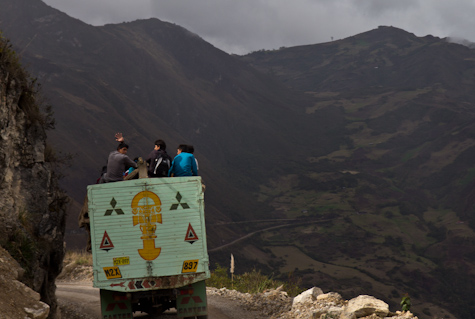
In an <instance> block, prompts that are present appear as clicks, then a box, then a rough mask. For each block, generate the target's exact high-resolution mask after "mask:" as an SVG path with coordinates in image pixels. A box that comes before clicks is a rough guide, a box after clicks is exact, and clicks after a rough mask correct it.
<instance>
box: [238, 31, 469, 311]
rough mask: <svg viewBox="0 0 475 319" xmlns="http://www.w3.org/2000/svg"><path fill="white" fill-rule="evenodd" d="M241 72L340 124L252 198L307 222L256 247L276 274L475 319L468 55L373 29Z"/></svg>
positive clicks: (268, 56) (271, 56) (287, 52)
mask: <svg viewBox="0 0 475 319" xmlns="http://www.w3.org/2000/svg"><path fill="white" fill-rule="evenodd" d="M242 59H243V60H244V61H247V62H248V63H250V64H251V65H253V66H254V67H256V68H258V69H259V70H261V71H262V72H265V73H268V74H273V75H274V76H276V77H277V78H279V79H280V80H281V81H282V82H283V83H285V84H286V85H288V86H289V87H292V88H294V89H297V90H300V91H302V92H305V93H306V94H308V95H311V96H313V97H315V98H316V99H317V102H316V103H315V105H313V106H312V107H309V108H307V113H308V114H313V112H315V111H317V110H319V111H321V110H328V109H338V110H339V111H341V112H343V113H344V117H345V124H344V126H339V127H335V128H334V129H337V130H343V131H345V136H346V137H347V139H346V140H345V143H340V144H339V149H338V150H335V151H333V152H330V153H327V154H324V155H313V154H312V151H311V150H309V152H308V154H309V155H308V157H307V164H306V165H305V166H302V167H300V171H294V172H292V174H291V175H288V176H281V177H280V178H276V179H275V180H274V181H273V183H267V184H265V185H262V186H261V191H260V192H259V194H260V198H261V199H262V200H263V201H265V202H269V203H270V204H271V205H273V206H274V207H275V208H276V211H277V212H279V214H278V215H279V217H282V216H286V217H291V218H301V219H305V220H308V223H309V225H308V226H299V227H293V228H288V229H280V230H278V231H274V232H272V233H270V232H267V233H265V234H263V235H261V238H260V239H261V241H262V242H261V245H262V246H263V247H268V248H269V249H270V250H271V251H272V254H273V255H275V258H277V260H280V261H281V266H280V271H281V272H283V273H285V272H289V271H292V270H293V271H294V272H298V273H300V274H302V275H303V276H305V277H304V278H306V279H305V280H304V282H307V283H311V284H315V285H319V286H324V287H328V288H329V289H330V288H331V287H335V286H340V289H341V290H342V291H347V290H348V291H352V293H355V291H354V290H355V289H357V290H358V291H357V292H358V293H370V294H375V295H378V293H379V295H380V296H381V297H384V298H386V299H387V298H391V299H392V301H393V303H394V304H393V305H394V306H395V307H396V306H397V303H398V301H400V298H401V296H402V294H403V293H404V292H409V293H410V295H411V296H413V300H416V307H415V309H416V312H417V314H418V315H419V316H420V317H421V318H434V316H438V317H439V316H440V317H443V316H441V310H440V309H438V308H437V307H436V305H439V306H442V307H444V308H446V309H449V310H450V311H451V312H452V313H453V314H454V315H455V316H456V317H457V318H475V308H474V307H473V302H472V301H473V300H474V299H475V294H474V291H475V290H474V289H473V288H474V286H475V272H474V271H475V268H474V266H475V245H474V243H475V234H474V231H473V230H474V227H475V214H474V213H473V205H474V201H473V200H474V196H473V189H474V187H473V186H474V177H475V175H474V171H475V170H474V168H475V167H474V162H473V158H474V157H475V153H474V152H475V145H474V137H475V134H474V133H475V131H474V125H473V123H474V120H475V118H474V114H475V113H474V111H475V105H474V102H475V92H474V91H473V90H472V88H473V86H474V85H475V83H474V80H475V78H474V77H473V74H474V72H475V63H474V62H475V51H473V50H471V49H469V48H467V47H464V46H461V45H457V44H451V43H447V42H446V41H445V40H444V39H438V38H434V37H431V36H427V37H424V38H418V37H416V36H414V35H413V34H410V33H408V32H405V31H403V30H399V29H396V28H392V27H380V28H378V29H377V30H372V31H369V32H366V33H363V34H359V35H356V36H354V37H350V38H347V39H344V40H340V41H335V42H330V43H325V44H317V45H309V46H301V47H295V48H288V49H282V50H277V51H260V52H254V53H251V54H249V55H247V56H244V57H242ZM335 142H336V141H335ZM282 185H284V187H283V186H282ZM285 185H287V187H285ZM319 219H330V220H329V221H327V222H325V223H323V222H322V223H321V222H319ZM312 223H313V224H312ZM298 256H300V257H298ZM296 260H299V262H295V261H296ZM343 279H344V280H343ZM357 287H359V288H357ZM429 303H430V304H429ZM447 315H448V314H447Z"/></svg>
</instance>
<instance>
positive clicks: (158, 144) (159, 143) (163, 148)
mask: <svg viewBox="0 0 475 319" xmlns="http://www.w3.org/2000/svg"><path fill="white" fill-rule="evenodd" d="M155 145H157V146H160V149H161V150H166V149H167V144H165V141H164V140H156V141H155Z"/></svg>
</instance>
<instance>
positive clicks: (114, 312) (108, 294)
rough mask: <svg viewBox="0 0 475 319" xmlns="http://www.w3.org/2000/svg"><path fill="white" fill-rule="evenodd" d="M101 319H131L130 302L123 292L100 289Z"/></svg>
mask: <svg viewBox="0 0 475 319" xmlns="http://www.w3.org/2000/svg"><path fill="white" fill-rule="evenodd" d="M101 313H102V319H129V318H130V319H132V318H133V312H132V302H131V301H130V299H127V294H126V293H125V292H118V291H111V290H105V289H101Z"/></svg>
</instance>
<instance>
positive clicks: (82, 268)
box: [58, 250, 93, 281]
mask: <svg viewBox="0 0 475 319" xmlns="http://www.w3.org/2000/svg"><path fill="white" fill-rule="evenodd" d="M92 277H93V274H92V254H91V253H88V252H86V251H84V250H82V251H67V252H66V256H65V257H64V260H63V271H62V272H61V274H60V275H59V276H58V279H59V280H62V281H92Z"/></svg>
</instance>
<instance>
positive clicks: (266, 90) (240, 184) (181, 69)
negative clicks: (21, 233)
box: [0, 0, 340, 245]
mask: <svg viewBox="0 0 475 319" xmlns="http://www.w3.org/2000/svg"><path fill="white" fill-rule="evenodd" d="M0 7H2V8H4V10H2V11H1V12H0V28H1V29H2V30H3V33H4V35H5V36H8V37H9V38H10V39H11V41H12V43H13V44H14V47H15V48H16V50H17V51H18V52H19V53H20V54H21V56H22V60H23V61H25V64H26V65H28V67H29V69H30V70H31V72H32V73H33V74H35V75H37V76H38V79H39V81H40V82H41V83H42V85H43V92H44V95H45V96H46V98H47V99H48V101H49V103H50V104H51V105H52V106H53V110H54V114H55V118H56V130H54V132H52V133H50V135H49V138H50V141H51V143H52V144H53V145H54V146H55V147H56V148H58V149H60V150H62V151H63V152H64V153H66V154H71V155H72V159H73V160H72V163H71V167H70V168H69V169H67V170H66V171H65V173H66V177H65V178H64V180H63V185H64V187H65V188H66V190H67V191H68V193H69V194H70V195H71V196H72V197H73V198H74V200H75V201H76V202H77V203H82V200H83V197H84V195H85V191H86V186H87V185H88V184H92V183H94V182H95V181H96V179H97V178H98V175H99V173H100V171H101V167H102V166H103V165H105V162H106V159H107V155H108V153H109V152H110V151H112V150H113V149H114V148H115V147H116V145H115V143H114V140H113V136H114V134H115V132H117V131H122V132H123V133H124V135H125V137H126V140H127V142H128V143H129V144H130V149H129V155H130V156H131V157H135V156H143V157H146V156H147V155H148V153H149V152H150V151H151V150H152V147H153V142H154V141H155V140H156V139H157V138H162V139H164V140H165V141H166V142H167V144H168V151H169V153H170V154H172V155H174V154H175V146H176V145H178V144H181V143H186V144H193V145H194V146H195V150H196V154H195V155H196V156H197V158H198V159H199V163H200V174H201V175H202V176H203V179H204V182H205V183H206V184H207V203H208V204H207V212H208V219H209V221H210V222H214V221H220V220H227V221H230V220H242V219H245V218H251V217H257V216H264V217H265V213H266V212H268V211H269V208H268V207H266V206H265V205H260V204H259V203H258V202H257V201H256V200H255V199H254V198H255V197H254V196H252V195H251V192H252V191H254V190H256V189H257V185H258V184H257V183H256V182H257V181H264V180H265V179H266V178H268V176H271V175H272V174H275V173H276V172H278V170H279V167H282V166H283V165H281V163H282V162H285V161H288V160H291V158H297V157H298V155H299V154H302V153H303V152H302V147H301V146H302V145H308V143H309V141H307V140H301V139H300V138H298V136H299V135H302V134H304V133H306V132H307V129H306V128H309V127H313V126H314V124H315V123H316V124H318V123H319V122H328V121H333V119H332V118H335V121H339V120H340V116H339V114H338V112H336V113H335V114H333V113H332V114H329V115H328V116H326V117H325V118H322V117H319V116H311V117H309V116H307V115H306V114H305V112H304V110H305V107H306V106H308V105H311V103H312V102H311V100H312V99H311V98H309V97H307V96H304V95H303V94H300V93H296V92H294V91H293V90H290V89H287V88H286V87H285V86H284V85H282V84H280V83H279V82H278V81H277V80H275V79H272V78H271V77H269V76H267V75H263V74H261V73H260V72H258V71H256V70H255V69H254V68H252V67H250V66H248V65H247V64H246V63H244V62H242V61H240V60H239V59H238V58H237V57H233V56H230V55H228V54H226V53H224V52H222V51H220V50H218V49H216V48H215V47H213V46H212V45H210V44H209V43H207V42H205V41H203V40H202V39H201V38H200V37H199V36H198V35H196V34H193V33H191V32H189V31H188V30H185V29H184V28H182V27H180V26H177V25H174V24H171V23H166V22H162V21H159V20H157V19H149V20H141V21H135V22H130V23H122V24H117V25H106V26H102V27H93V26H90V25H87V24H85V23H83V22H81V21H79V20H76V19H73V18H71V17H69V16H67V15H66V14H64V13H62V12H60V11H58V10H56V9H53V8H51V7H49V6H47V5H46V4H44V3H43V2H41V1H39V0H33V1H32V0H28V1H27V0H20V1H13V0H0ZM299 131H300V132H302V133H300V134H294V133H296V132H299ZM314 131H315V132H316V133H318V134H316V136H315V137H314V138H313V137H312V138H311V139H310V143H312V144H317V143H318V144H319V145H321V146H320V147H321V148H326V149H327V150H331V149H333V148H334V146H333V145H331V144H325V142H324V141H325V134H326V133H325V132H324V130H323V129H319V128H318V126H317V127H316V128H315V129H314ZM281 154H289V155H286V156H285V157H283V156H281ZM269 167H271V169H270V170H269ZM77 206H79V205H77ZM77 211H78V209H77V208H76V212H77ZM71 216H72V218H70V219H69V228H76V223H75V221H74V220H75V218H74V216H75V213H72V214H71ZM227 234H228V235H227ZM233 235H235V234H234V232H233V231H227V232H225V233H224V234H223V235H222V236H224V237H225V238H231V236H233ZM211 236H213V235H211ZM219 241H221V238H220V239H219ZM213 243H214V241H213V240H212V241H211V245H213Z"/></svg>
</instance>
